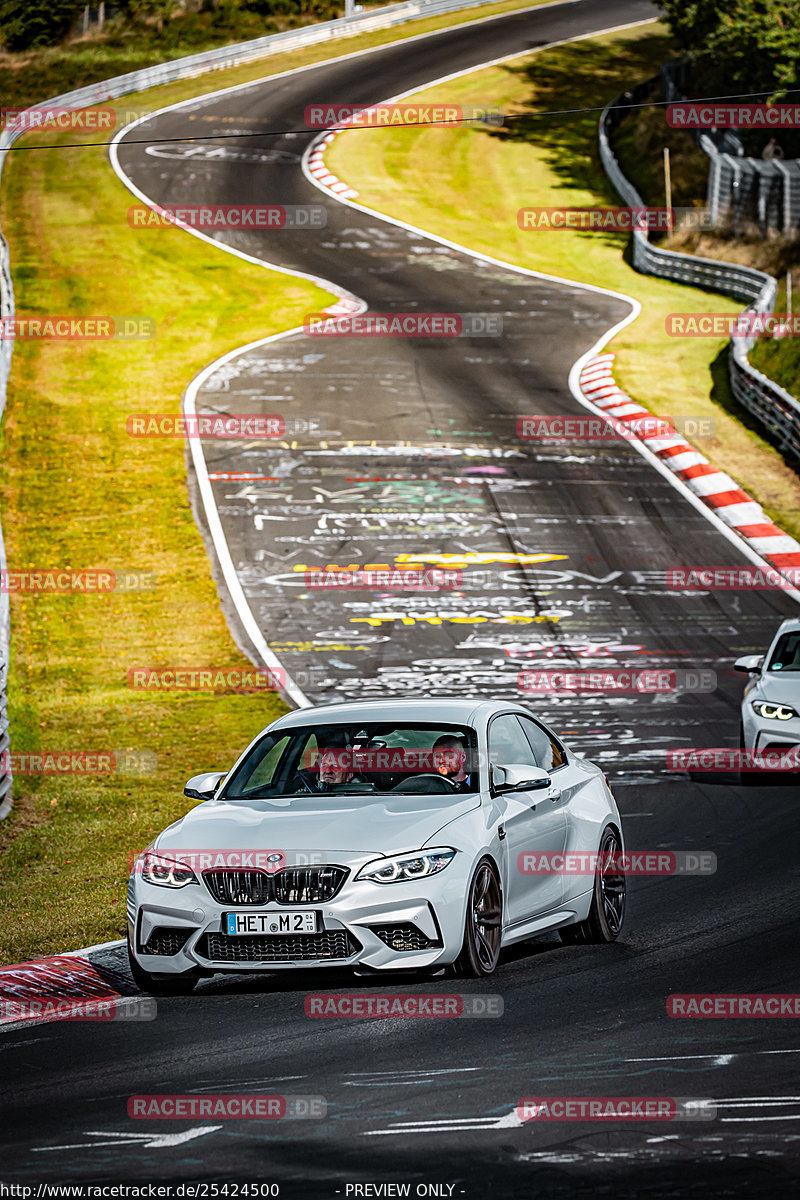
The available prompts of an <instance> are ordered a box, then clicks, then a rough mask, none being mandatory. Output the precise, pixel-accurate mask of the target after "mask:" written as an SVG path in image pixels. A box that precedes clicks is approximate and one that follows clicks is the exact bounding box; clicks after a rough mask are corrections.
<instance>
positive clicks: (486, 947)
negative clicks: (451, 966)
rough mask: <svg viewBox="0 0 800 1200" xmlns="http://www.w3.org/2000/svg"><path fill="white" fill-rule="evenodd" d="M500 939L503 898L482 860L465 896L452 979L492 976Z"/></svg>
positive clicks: (488, 865)
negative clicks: (458, 948)
mask: <svg viewBox="0 0 800 1200" xmlns="http://www.w3.org/2000/svg"><path fill="white" fill-rule="evenodd" d="M502 936H503V895H502V892H501V890H500V879H499V877H498V874H497V868H496V867H495V865H494V863H493V862H492V861H491V859H488V858H482V859H481V861H480V862H479V863H478V865H477V867H476V868H475V874H474V875H473V876H472V883H471V884H470V885H469V892H468V893H467V915H466V919H465V921H464V941H463V943H462V946H461V953H460V955H459V956H458V958H457V959H456V962H455V973H456V975H461V976H466V977H467V978H470V979H480V978H484V977H485V976H487V975H493V974H494V971H495V968H496V966H497V960H498V959H499V957H500V942H501V940H502Z"/></svg>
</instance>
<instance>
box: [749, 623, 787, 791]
mask: <svg viewBox="0 0 800 1200" xmlns="http://www.w3.org/2000/svg"><path fill="white" fill-rule="evenodd" d="M733 666H734V669H735V670H736V671H745V672H747V674H748V675H749V676H750V679H749V680H748V682H747V684H746V686H745V689H744V696H743V697H742V719H741V725H740V729H739V745H740V748H741V749H742V750H752V751H754V752H755V753H756V754H757V755H763V754H765V753H766V752H767V751H779V752H783V754H784V755H785V754H786V752H788V751H797V749H798V747H800V617H790V618H789V619H788V620H786V621H783V622H782V624H781V625H780V627H779V629H778V632H777V633H776V634H775V637H774V638H773V640H772V644H771V645H770V647H769V649H768V650H767V652H766V654H745V655H744V656H743V657H742V658H737V660H736V662H735V663H734V664H733ZM789 761H791V759H789ZM759 774H761V773H760V772H758V771H746V770H743V772H742V777H743V779H744V780H745V781H746V782H754V781H755V779H756V778H758V775H759ZM763 777H764V776H763V774H762V778H763Z"/></svg>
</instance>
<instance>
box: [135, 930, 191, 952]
mask: <svg viewBox="0 0 800 1200" xmlns="http://www.w3.org/2000/svg"><path fill="white" fill-rule="evenodd" d="M191 932H192V931H191V929H174V928H170V927H169V926H168V925H157V926H156V928H155V929H153V930H152V932H151V933H150V937H149V938H148V939H147V945H146V946H142V953H143V954H167V955H169V954H177V953H178V951H179V950H182V949H183V947H184V946H185V945H186V941H187V939H188V937H189V934H190V933H191Z"/></svg>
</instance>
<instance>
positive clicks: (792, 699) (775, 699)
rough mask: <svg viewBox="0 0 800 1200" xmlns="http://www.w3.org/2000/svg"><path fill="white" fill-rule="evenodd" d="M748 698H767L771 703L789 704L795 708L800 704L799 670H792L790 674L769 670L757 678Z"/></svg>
mask: <svg viewBox="0 0 800 1200" xmlns="http://www.w3.org/2000/svg"><path fill="white" fill-rule="evenodd" d="M748 699H749V700H768V701H770V702H771V703H773V704H789V705H791V706H792V707H793V708H797V707H798V705H800V671H793V672H792V674H791V675H789V674H786V675H781V673H780V672H779V671H777V672H773V671H771V672H770V674H769V675H767V676H766V677H765V678H764V677H762V678H761V679H759V681H758V684H757V685H756V687H754V688H753V690H752V692H750V694H749V696H748Z"/></svg>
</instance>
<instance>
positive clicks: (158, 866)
mask: <svg viewBox="0 0 800 1200" xmlns="http://www.w3.org/2000/svg"><path fill="white" fill-rule="evenodd" d="M141 870H142V879H144V881H145V883H155V884H158V886H159V887H170V888H181V887H186V884H187V883H197V876H196V875H195V873H194V871H193V870H192V869H191V868H190V867H187V866H184V864H183V863H180V862H175V861H174V859H171V858H164V856H163V855H161V854H157V853H156V852H155V851H153V850H147V851H145V855H144V861H143V862H142V868H141Z"/></svg>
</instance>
